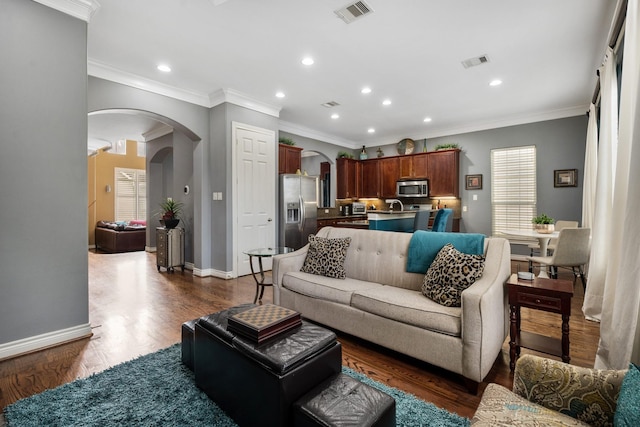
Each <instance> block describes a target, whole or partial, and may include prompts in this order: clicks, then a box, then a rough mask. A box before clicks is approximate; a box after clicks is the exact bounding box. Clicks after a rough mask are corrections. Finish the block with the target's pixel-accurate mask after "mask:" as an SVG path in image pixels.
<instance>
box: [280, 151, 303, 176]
mask: <svg viewBox="0 0 640 427" xmlns="http://www.w3.org/2000/svg"><path fill="white" fill-rule="evenodd" d="M301 152H302V148H300V147H295V146H293V145H286V144H278V173H279V174H280V173H296V171H297V170H298V169H300V166H301V164H302V156H301Z"/></svg>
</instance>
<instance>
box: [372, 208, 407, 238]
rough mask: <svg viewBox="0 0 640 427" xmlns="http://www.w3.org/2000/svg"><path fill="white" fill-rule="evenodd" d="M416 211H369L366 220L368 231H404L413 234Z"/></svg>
mask: <svg viewBox="0 0 640 427" xmlns="http://www.w3.org/2000/svg"><path fill="white" fill-rule="evenodd" d="M416 212H418V211H417V210H407V211H399V210H398V211H395V210H394V211H381V210H375V211H369V212H368V213H367V219H368V220H369V229H370V230H384V231H404V232H408V233H410V232H413V218H414V217H415V216H416Z"/></svg>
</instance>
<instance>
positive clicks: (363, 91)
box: [360, 86, 371, 94]
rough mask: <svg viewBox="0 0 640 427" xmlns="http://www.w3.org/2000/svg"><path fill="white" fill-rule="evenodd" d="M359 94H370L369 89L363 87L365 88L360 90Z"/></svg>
mask: <svg viewBox="0 0 640 427" xmlns="http://www.w3.org/2000/svg"><path fill="white" fill-rule="evenodd" d="M360 92H362V93H364V94H367V93H371V88H370V87H367V86H365V87H363V88H362V90H361V91H360Z"/></svg>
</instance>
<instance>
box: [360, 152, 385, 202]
mask: <svg viewBox="0 0 640 427" xmlns="http://www.w3.org/2000/svg"><path fill="white" fill-rule="evenodd" d="M361 167H362V189H361V191H360V197H382V195H381V194H382V193H381V191H380V161H379V160H378V159H372V160H363V161H362V164H361Z"/></svg>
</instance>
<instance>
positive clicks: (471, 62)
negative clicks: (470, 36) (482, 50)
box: [462, 54, 489, 68]
mask: <svg viewBox="0 0 640 427" xmlns="http://www.w3.org/2000/svg"><path fill="white" fill-rule="evenodd" d="M487 62H489V56H488V55H487V54H484V55H480V56H477V57H475V58H469V59H465V60H464V61H462V66H463V67H464V68H469V67H475V66H476V65H482V64H486V63H487Z"/></svg>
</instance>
